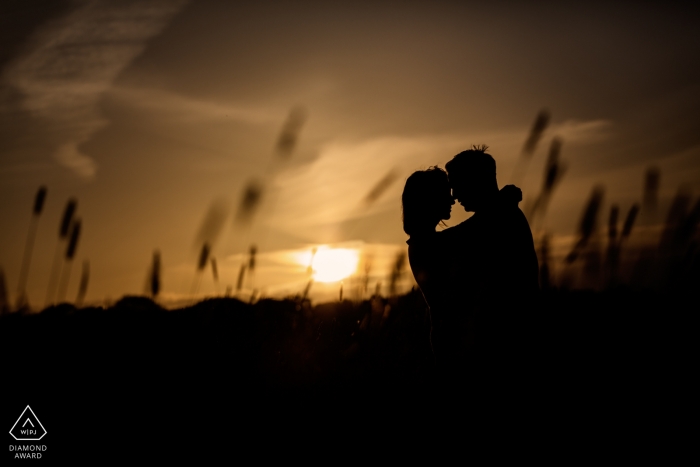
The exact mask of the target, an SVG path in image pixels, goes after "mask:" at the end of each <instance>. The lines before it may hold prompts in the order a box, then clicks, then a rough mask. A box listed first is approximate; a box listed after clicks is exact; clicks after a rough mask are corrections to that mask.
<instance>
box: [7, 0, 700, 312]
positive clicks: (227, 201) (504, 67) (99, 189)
mask: <svg viewBox="0 0 700 467" xmlns="http://www.w3.org/2000/svg"><path fill="white" fill-rule="evenodd" d="M697 18H698V8H697V7H688V6H682V7H681V6H679V5H673V4H661V3H660V2H615V3H613V4H611V3H610V2H587V3H586V4H585V5H574V4H573V3H570V2H534V3H532V4H529V5H522V4H520V3H519V2H439V1H438V2H410V1H409V2H311V1H300V2H248V3H243V2H224V1H209V0H198V1H191V2H187V1H185V0H156V1H106V0H94V1H78V0H76V1H65V0H63V1H47V0H23V1H14V0H6V1H4V2H3V3H2V6H0V23H1V24H0V26H1V27H0V36H1V38H2V40H0V216H1V218H2V219H3V223H2V228H1V229H0V245H1V248H0V268H1V269H2V271H3V272H4V276H5V280H6V282H7V288H8V292H9V294H10V297H11V298H12V297H14V296H15V294H16V291H17V287H18V280H19V279H18V278H19V275H20V267H21V264H22V255H23V252H24V249H25V242H26V239H27V231H28V229H29V228H30V223H31V218H32V205H33V202H34V196H35V194H36V191H37V189H38V188H39V187H40V186H42V185H43V186H46V188H47V198H46V204H45V206H44V210H43V212H42V214H41V216H40V217H39V219H38V224H37V234H36V243H35V246H34V250H33V254H32V260H31V266H30V270H29V276H28V282H27V292H28V294H29V299H30V303H31V304H32V305H34V306H42V305H43V301H44V297H45V295H46V291H47V287H48V282H49V277H50V271H51V265H52V260H53V258H54V256H55V254H56V253H55V252H56V251H57V248H59V247H58V246H57V243H58V230H59V224H60V218H61V215H62V212H63V209H64V206H65V204H66V202H67V200H68V199H69V198H71V197H74V198H75V199H77V201H78V208H77V216H78V217H79V218H80V219H81V222H82V224H81V225H82V230H81V237H80V242H79V246H78V249H77V253H76V257H75V260H74V261H73V263H74V264H73V265H72V267H71V276H70V282H69V287H68V292H67V297H69V299H72V298H71V297H74V296H75V294H76V291H77V287H78V285H77V284H78V279H79V276H80V268H81V265H82V264H83V262H84V261H89V264H90V283H89V288H88V292H87V297H86V301H87V302H94V303H101V302H103V301H109V300H116V299H118V298H119V297H121V296H123V295H125V294H141V293H143V292H144V287H145V283H146V278H147V277H148V270H149V267H150V264H151V261H152V256H153V253H154V251H156V250H157V251H159V252H160V255H161V261H162V268H163V269H162V292H161V296H162V297H164V298H168V299H172V300H175V299H178V298H186V297H189V296H191V295H192V294H193V293H194V294H195V295H197V296H205V295H211V294H214V293H223V291H224V290H225V289H226V288H227V287H228V286H232V287H234V288H235V285H236V281H237V277H238V273H239V270H240V267H241V264H243V263H244V262H245V261H247V259H246V252H247V251H248V248H249V245H250V244H253V243H254V244H256V245H257V248H258V251H259V254H258V262H257V267H256V270H255V275H254V277H252V278H248V279H247V282H245V284H244V287H247V288H258V289H260V290H262V291H263V293H264V294H266V295H270V296H284V295H287V294H294V293H299V292H300V291H301V290H302V289H303V288H304V285H305V284H306V283H307V281H308V279H309V276H308V274H307V268H306V267H305V266H304V265H303V264H301V263H303V260H299V258H302V257H303V258H307V259H308V252H310V251H311V249H312V248H314V247H316V248H318V247H319V246H321V245H328V246H330V247H343V248H350V249H359V250H362V251H364V252H365V254H364V256H363V257H364V258H365V259H364V260H362V261H369V260H368V259H367V258H372V274H373V278H372V281H373V282H377V281H382V280H384V284H385V285H386V279H382V278H383V277H385V276H386V275H387V274H388V271H389V269H390V268H391V264H392V263H393V261H394V258H395V257H396V255H397V254H400V253H401V252H405V251H406V244H405V241H406V238H407V237H406V235H405V233H404V232H403V230H402V227H401V207H400V195H401V190H402V188H403V183H404V181H405V179H406V177H408V175H410V174H411V173H412V172H413V171H415V170H420V169H425V168H427V167H429V166H432V165H441V166H444V164H445V163H446V162H447V161H448V160H449V159H450V158H451V157H452V156H454V155H455V154H457V153H458V152H460V151H462V150H463V149H466V148H468V147H469V146H471V145H472V144H487V145H488V146H489V148H490V150H489V152H490V153H491V154H492V155H493V156H494V158H495V159H496V162H497V171H498V180H499V184H500V185H501V186H502V185H505V184H507V183H513V182H514V181H516V180H514V179H513V173H514V168H515V166H516V162H517V161H518V158H520V157H521V150H522V147H523V144H524V142H525V140H526V139H527V136H528V133H529V131H530V128H531V127H532V125H533V122H534V120H535V117H536V115H537V114H538V112H540V111H541V110H543V109H547V110H548V112H549V113H550V115H551V119H550V124H549V126H548V127H547V129H546V131H545V132H544V134H543V136H542V138H541V140H540V144H539V145H538V146H537V148H536V150H535V152H534V155H533V156H532V158H531V159H530V160H529V163H528V164H527V165H526V166H525V168H526V171H525V172H524V174H523V175H522V176H521V177H520V178H518V179H517V183H518V186H520V187H521V188H522V190H523V196H524V200H523V204H522V205H521V206H525V205H526V203H528V202H530V201H531V200H533V199H534V197H535V196H536V195H537V193H538V191H539V187H540V185H541V183H542V171H543V166H544V161H545V160H546V157H547V152H548V149H549V145H550V143H551V141H552V139H553V138H555V137H558V138H561V141H562V149H561V159H562V160H563V161H564V163H565V164H566V166H567V170H566V173H565V174H564V176H563V178H562V180H561V183H560V184H559V185H558V186H557V188H556V192H555V193H554V196H553V198H552V200H551V203H550V205H549V210H548V211H547V215H546V218H544V219H543V220H541V221H540V222H539V223H538V224H537V225H533V231H534V232H535V236H536V237H537V235H539V233H541V232H544V231H546V232H548V233H549V234H550V235H552V236H553V238H554V244H555V245H559V246H560V250H561V251H564V250H565V249H566V248H568V245H570V244H571V242H572V239H573V235H574V234H575V232H576V228H577V223H578V222H579V218H580V216H581V211H582V210H583V207H584V204H585V203H586V201H587V200H588V198H589V196H590V193H591V191H592V189H593V187H594V186H596V185H602V186H603V187H604V188H605V195H604V209H603V212H606V211H605V209H609V206H610V205H611V204H612V203H615V204H618V205H619V206H620V208H621V210H622V212H625V211H626V210H627V209H629V207H630V206H631V205H632V204H633V203H635V202H639V201H640V200H641V196H642V184H643V176H644V173H645V170H646V169H647V168H648V167H649V166H655V167H658V168H659V170H660V171H661V186H660V192H659V196H660V204H659V205H660V209H659V212H660V213H661V212H663V209H664V207H665V206H668V205H669V203H670V200H671V198H672V197H673V196H674V195H675V193H676V192H677V191H678V190H679V189H680V188H681V187H683V189H686V190H688V191H689V193H691V195H692V197H693V199H696V198H697V196H698V194H700V132H698V131H697V128H698V124H699V123H700V105H699V104H700V62H698V60H697V57H698V56H700V32H698V30H697V27H696V26H697ZM294 109H297V110H296V111H297V112H302V114H303V116H304V118H303V119H301V121H302V123H301V125H300V130H299V132H298V138H297V140H296V144H295V145H294V147H293V150H292V151H291V154H287V155H286V156H285V155H284V154H280V151H279V150H276V144H277V141H278V139H279V137H280V133H281V132H282V130H283V128H284V125H285V122H286V121H287V120H288V118H289V115H290V113H291V112H293V111H294ZM384 177H388V179H389V180H391V181H392V183H390V184H389V185H388V186H387V187H386V189H385V190H384V191H383V192H381V193H380V196H379V197H378V198H377V199H376V200H375V201H374V202H373V203H369V204H368V203H366V202H364V200H365V198H366V196H367V195H368V193H369V192H370V191H371V190H372V189H373V187H375V185H376V184H377V183H378V182H379V181H380V180H382V179H383V178H384ZM252 181H255V183H257V184H258V186H261V187H263V190H264V191H263V196H262V198H261V204H260V205H259V207H258V209H257V210H256V212H254V213H253V216H252V217H251V219H250V220H249V222H247V223H245V225H243V224H242V223H240V222H239V223H236V222H234V219H236V213H237V210H238V209H239V205H240V203H241V199H242V196H243V193H244V190H245V188H246V187H247V186H249V184H250V183H252ZM208 213H209V214H208ZM212 213H213V214H212ZM208 216H209V217H208ZM212 216H213V217H212ZM467 216H468V215H467V214H466V213H464V212H463V210H462V208H461V207H460V206H459V205H455V206H454V207H453V217H452V219H451V220H450V221H448V225H455V224H457V223H459V222H461V221H462V220H464V219H466V218H467ZM661 217H663V216H662V215H661V214H659V213H657V215H656V217H655V218H654V217H653V216H652V217H650V218H647V219H646V222H648V223H652V224H653V223H654V222H660V221H661ZM207 219H209V220H208V221H207ZM207 222H208V224H207ZM203 224H207V225H209V228H208V230H207V228H203V227H202V226H203ZM212 226H213V227H212ZM203 241H207V242H209V243H210V244H211V255H212V256H213V257H215V258H216V260H217V264H218V269H219V271H218V272H219V284H216V283H215V282H214V281H213V279H212V276H211V271H209V269H207V270H206V271H205V272H203V273H202V274H201V276H198V275H197V273H196V264H197V258H198V255H199V250H200V248H201V243H202V242H203ZM63 247H64V246H63ZM63 247H61V248H63ZM300 255H301V256H300ZM304 255H307V256H304ZM362 261H361V262H360V263H361V264H360V266H359V268H360V269H362V267H364V266H363V264H364V263H362ZM404 279H405V280H404V281H403V282H402V284H403V285H402V286H403V287H410V286H411V283H412V281H411V277H410V273H409V274H405V278H404ZM338 288H339V283H331V284H326V285H323V284H320V283H319V284H314V287H313V288H312V292H313V293H315V294H316V295H315V297H317V298H318V299H323V298H327V297H329V296H331V295H330V294H333V296H335V294H337V291H338ZM324 294H325V295H324Z"/></svg>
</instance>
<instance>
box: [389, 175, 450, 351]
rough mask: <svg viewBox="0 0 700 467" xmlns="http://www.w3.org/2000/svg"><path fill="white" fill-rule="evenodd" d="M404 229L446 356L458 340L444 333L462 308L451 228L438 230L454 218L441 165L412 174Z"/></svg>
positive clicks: (434, 333)
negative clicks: (458, 299)
mask: <svg viewBox="0 0 700 467" xmlns="http://www.w3.org/2000/svg"><path fill="white" fill-rule="evenodd" d="M401 202H402V208H403V230H404V232H406V234H408V236H409V237H410V238H409V239H408V241H407V242H406V243H408V262H409V264H410V266H411V271H412V272H413V277H414V278H415V279H416V282H417V283H418V286H419V287H420V290H421V292H422V293H423V297H425V301H426V303H427V304H428V306H429V308H430V318H431V322H432V329H431V342H432V345H433V350H434V351H435V354H436V357H437V358H438V359H442V358H443V354H444V350H443V349H444V348H445V347H447V346H449V345H450V344H451V342H446V339H447V340H454V339H453V338H452V336H450V337H449V338H448V336H445V335H444V334H445V333H444V332H443V331H444V328H445V325H446V324H448V323H446V321H447V322H449V321H450V319H449V318H450V316H451V315H454V314H455V313H459V312H461V311H462V310H456V309H455V307H454V304H453V303H452V302H454V298H453V297H454V296H455V295H456V294H455V291H454V290H453V287H454V285H453V283H452V282H453V280H454V271H453V268H454V265H453V264H451V262H450V245H449V241H448V240H447V237H449V234H447V233H446V232H447V231H441V232H438V231H436V228H437V226H438V224H440V222H442V221H443V220H447V219H449V218H450V212H451V210H452V205H454V203H455V201H454V198H453V197H452V191H451V189H450V184H449V182H448V180H447V173H446V172H445V171H444V170H442V169H440V168H438V167H431V168H429V169H428V170H419V171H417V172H414V173H413V174H411V176H410V177H408V179H407V180H406V185H405V186H404V189H403V194H402V196H401Z"/></svg>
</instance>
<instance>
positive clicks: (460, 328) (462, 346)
mask: <svg viewBox="0 0 700 467" xmlns="http://www.w3.org/2000/svg"><path fill="white" fill-rule="evenodd" d="M487 150H488V147H487V146H473V147H472V148H471V149H468V150H466V151H463V152H460V153H459V154H457V155H456V156H454V157H453V158H452V159H451V160H450V161H449V162H447V163H446V164H445V170H443V169H440V168H438V167H431V168H429V169H427V170H420V171H416V172H414V173H413V174H412V175H411V176H409V177H408V179H407V180H406V185H405V187H404V190H403V195H402V208H403V228H404V231H405V232H406V234H407V235H408V236H409V237H410V238H409V239H408V241H407V242H406V243H408V259H409V263H410V266H411V270H412V272H413V276H414V277H415V279H416V282H417V283H418V286H419V287H420V289H421V292H422V293H423V296H424V297H425V301H426V302H427V304H428V307H429V310H430V317H431V322H432V329H431V342H432V346H433V349H434V352H435V357H436V360H437V362H438V366H439V367H440V366H442V367H443V368H446V369H448V370H451V369H453V368H455V366H457V365H462V364H463V363H464V362H467V361H470V359H473V357H474V355H484V354H497V353H499V352H503V351H504V350H505V349H506V348H507V349H509V350H508V352H512V351H513V350H516V351H517V349H514V348H513V346H514V345H515V342H516V341H517V339H515V336H516V335H517V333H518V330H517V325H516V324H515V323H517V322H518V319H517V317H518V315H521V316H522V315H524V314H525V312H526V311H527V310H526V309H527V307H529V306H530V305H531V303H532V300H533V298H534V296H535V295H536V293H537V291H538V290H539V284H538V262H537V255H536V253H535V247H534V242H533V239H532V232H531V231H530V226H529V224H528V222H527V219H526V218H525V216H524V214H523V213H522V211H521V210H520V208H519V207H518V203H519V202H520V201H521V200H522V191H521V190H520V189H519V188H517V187H515V186H513V185H507V186H505V187H503V188H502V189H499V187H498V181H497V178H496V161H495V160H494V158H493V157H492V156H491V155H490V154H488V153H487ZM455 201H456V202H458V203H459V204H460V205H461V206H462V207H463V208H464V210H465V211H467V212H473V213H474V214H473V215H472V216H471V217H470V218H468V219H467V220H465V221H464V222H462V223H460V224H458V225H455V226H453V227H448V228H445V229H443V230H440V231H438V230H437V228H438V226H439V225H440V224H442V225H443V226H444V225H445V224H444V222H443V221H445V220H448V219H449V218H450V215H451V209H452V206H453V205H454V204H455Z"/></svg>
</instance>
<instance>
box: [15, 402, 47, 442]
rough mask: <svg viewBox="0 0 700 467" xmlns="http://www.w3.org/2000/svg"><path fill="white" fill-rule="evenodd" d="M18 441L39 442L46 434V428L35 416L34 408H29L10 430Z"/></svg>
mask: <svg viewBox="0 0 700 467" xmlns="http://www.w3.org/2000/svg"><path fill="white" fill-rule="evenodd" d="M10 434H11V435H12V437H13V438H14V439H16V440H17V441H39V440H40V439H41V438H43V437H44V435H45V434H46V430H45V429H44V426H43V425H42V424H41V422H40V421H39V419H38V418H37V417H36V415H34V412H33V411H32V408H31V407H29V406H27V408H26V409H24V412H22V415H20V416H19V418H18V419H17V421H16V422H15V424H14V425H13V426H12V429H11V430H10Z"/></svg>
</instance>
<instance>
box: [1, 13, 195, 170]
mask: <svg viewBox="0 0 700 467" xmlns="http://www.w3.org/2000/svg"><path fill="white" fill-rule="evenodd" d="M185 3H186V1H185V0H149V1H143V2H124V1H118V0H112V1H110V0H93V1H80V2H77V6H76V8H75V9H74V10H73V11H72V12H71V13H69V14H68V15H66V16H65V17H63V18H60V19H58V20H57V21H55V22H52V23H51V24H49V25H47V26H46V27H44V28H42V29H41V30H39V31H38V32H37V33H36V34H35V36H34V37H33V38H32V40H31V41H30V43H29V44H28V47H27V49H26V50H25V53H24V54H22V55H21V56H19V57H18V58H17V59H16V60H15V61H14V62H13V63H11V64H10V65H9V67H8V68H6V70H5V72H4V74H3V80H4V81H5V83H6V84H9V85H10V86H12V87H14V88H16V89H17V90H18V91H20V92H21V93H22V95H23V100H22V104H21V105H22V107H23V108H24V109H25V110H26V111H28V112H29V113H30V114H32V115H33V116H35V117H37V118H39V119H41V120H42V122H43V123H45V124H46V126H47V128H48V129H49V130H50V131H52V132H54V133H55V134H56V135H58V137H57V141H58V142H57V145H56V149H55V152H54V154H53V156H54V157H55V159H56V160H57V161H58V162H59V163H60V164H62V165H64V166H65V167H67V168H69V169H71V170H73V171H74V172H75V173H76V174H78V175H79V176H81V177H83V178H85V179H92V178H94V177H95V173H96V170H97V166H96V163H95V161H94V160H93V159H92V158H91V157H90V156H89V155H87V154H84V153H82V152H81V151H80V145H81V144H82V143H85V142H86V141H88V140H89V139H90V137H91V136H92V135H93V134H94V133H95V131H97V130H98V129H99V128H101V127H103V126H104V125H106V124H107V123H108V122H107V120H106V119H105V118H104V117H103V116H102V115H101V114H100V111H99V108H98V102H99V99H100V98H101V97H102V96H103V95H104V93H105V92H106V91H107V90H108V89H109V88H110V87H111V86H112V83H113V82H114V80H115V78H116V77H117V76H118V74H119V73H120V72H121V71H122V70H124V68H125V67H126V66H127V65H129V63H131V62H132V61H133V60H134V58H136V57H137V56H138V55H139V54H140V53H141V52H142V51H143V50H144V47H145V44H146V41H147V40H148V39H150V38H151V37H154V36H155V35H157V34H159V33H160V32H161V31H162V30H163V28H164V27H165V26H166V25H167V23H168V22H169V21H170V19H171V18H172V17H173V16H174V15H175V14H176V13H177V12H178V11H179V10H180V9H181V8H182V7H183V6H184V4H185Z"/></svg>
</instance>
